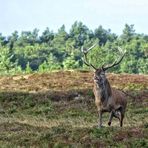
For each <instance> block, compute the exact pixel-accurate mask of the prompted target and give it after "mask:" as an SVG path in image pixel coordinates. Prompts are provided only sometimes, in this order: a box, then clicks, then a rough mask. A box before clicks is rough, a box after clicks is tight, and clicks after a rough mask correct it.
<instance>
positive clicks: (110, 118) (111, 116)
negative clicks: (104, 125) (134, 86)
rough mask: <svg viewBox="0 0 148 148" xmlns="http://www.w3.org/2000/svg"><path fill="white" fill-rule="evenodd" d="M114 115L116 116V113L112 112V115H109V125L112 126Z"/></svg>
mask: <svg viewBox="0 0 148 148" xmlns="http://www.w3.org/2000/svg"><path fill="white" fill-rule="evenodd" d="M113 117H114V113H113V112H111V113H110V116H109V121H108V125H109V126H111V123H112V119H113Z"/></svg>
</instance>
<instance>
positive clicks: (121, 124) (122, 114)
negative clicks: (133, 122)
mask: <svg viewBox="0 0 148 148" xmlns="http://www.w3.org/2000/svg"><path fill="white" fill-rule="evenodd" d="M120 112H121V120H120V127H122V126H123V119H124V113H125V111H124V110H123V109H122V110H121V111H120Z"/></svg>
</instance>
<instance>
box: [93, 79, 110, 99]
mask: <svg viewBox="0 0 148 148" xmlns="http://www.w3.org/2000/svg"><path fill="white" fill-rule="evenodd" d="M95 83H96V87H97V90H98V89H99V93H100V99H101V102H104V101H108V99H109V98H110V96H111V87H110V84H109V82H108V80H107V79H105V80H104V81H103V83H102V84H99V83H97V82H95Z"/></svg>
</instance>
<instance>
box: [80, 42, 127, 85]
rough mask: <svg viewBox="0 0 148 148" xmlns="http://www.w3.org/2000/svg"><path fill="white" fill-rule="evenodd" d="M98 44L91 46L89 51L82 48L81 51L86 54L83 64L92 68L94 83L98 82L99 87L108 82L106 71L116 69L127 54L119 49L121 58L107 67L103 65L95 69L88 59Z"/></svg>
mask: <svg viewBox="0 0 148 148" xmlns="http://www.w3.org/2000/svg"><path fill="white" fill-rule="evenodd" d="M96 45H97V44H94V45H93V46H91V47H90V48H88V49H85V48H83V47H82V48H81V51H82V52H83V54H84V58H83V62H84V63H85V64H86V65H87V66H89V67H92V68H93V69H94V81H96V82H97V83H98V84H99V85H102V84H103V82H104V81H105V80H106V76H105V72H106V70H108V69H110V68H112V67H114V66H117V65H118V64H119V63H120V62H121V61H122V60H123V58H124V55H125V52H123V51H122V49H121V48H118V50H119V51H120V53H121V54H122V55H121V57H120V58H119V59H117V60H115V61H114V62H113V63H112V64H110V65H106V64H103V65H102V66H101V67H98V68H97V67H95V66H94V65H93V64H91V63H90V62H89V61H88V58H87V54H88V52H89V51H90V50H91V49H93V48H94V47H95V46H96Z"/></svg>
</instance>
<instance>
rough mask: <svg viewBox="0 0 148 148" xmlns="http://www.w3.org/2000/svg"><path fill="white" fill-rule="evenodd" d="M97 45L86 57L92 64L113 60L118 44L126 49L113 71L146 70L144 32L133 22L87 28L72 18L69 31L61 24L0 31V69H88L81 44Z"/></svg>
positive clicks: (147, 57)
mask: <svg viewBox="0 0 148 148" xmlns="http://www.w3.org/2000/svg"><path fill="white" fill-rule="evenodd" d="M94 43H97V46H96V47H94V49H93V50H92V51H91V52H90V53H89V55H88V57H89V60H90V62H91V63H93V64H94V65H95V66H101V65H103V64H109V63H112V62H114V60H115V59H117V58H118V57H119V56H120V52H119V51H118V47H120V48H122V49H123V50H126V55H125V58H124V59H123V61H122V63H121V64H120V65H119V66H117V67H115V68H113V69H111V70H110V72H112V71H114V72H117V73H121V72H122V73H138V74H139V73H142V74H147V73H148V35H145V34H138V33H136V31H135V29H134V25H128V24H125V26H124V28H123V31H122V34H121V35H117V34H115V33H112V31H111V30H110V29H104V28H103V26H101V25H100V26H98V28H96V29H94V30H91V29H89V28H88V27H87V26H86V25H84V24H83V23H82V22H77V21H76V22H74V24H73V25H72V26H71V29H70V30H69V32H67V31H66V29H65V26H64V25H62V26H61V27H60V28H59V29H58V31H57V32H56V33H55V32H53V31H52V30H50V29H49V28H48V27H47V28H46V29H45V30H44V31H43V32H42V34H41V35H39V30H38V29H37V28H35V29H34V30H33V31H22V32H21V33H20V34H19V33H18V31H14V32H13V33H12V34H11V35H10V36H4V35H2V34H1V33H0V73H1V74H9V73H11V74H16V73H31V72H35V71H37V72H47V71H52V70H61V69H66V70H67V69H88V67H87V66H86V65H85V64H83V61H82V56H83V54H82V52H81V47H82V46H83V47H85V48H89V47H90V46H92V45H93V44H94Z"/></svg>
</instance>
